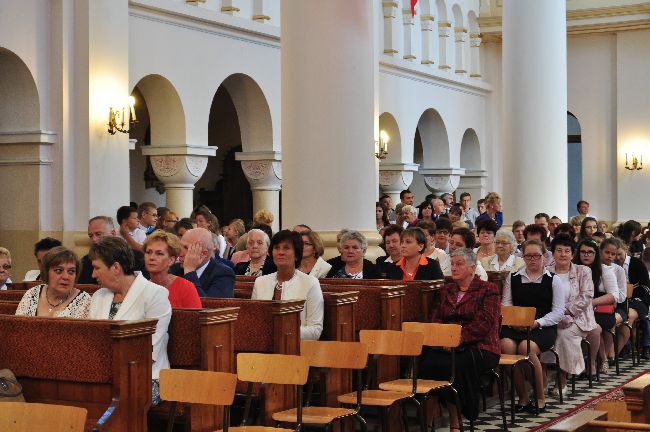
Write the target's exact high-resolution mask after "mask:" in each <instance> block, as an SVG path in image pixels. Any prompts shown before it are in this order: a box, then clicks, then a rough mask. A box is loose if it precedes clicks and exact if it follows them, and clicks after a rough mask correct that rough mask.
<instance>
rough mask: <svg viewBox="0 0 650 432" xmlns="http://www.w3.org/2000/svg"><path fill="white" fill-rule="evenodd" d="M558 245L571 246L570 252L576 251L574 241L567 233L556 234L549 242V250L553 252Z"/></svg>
mask: <svg viewBox="0 0 650 432" xmlns="http://www.w3.org/2000/svg"><path fill="white" fill-rule="evenodd" d="M558 246H567V247H570V248H571V253H572V254H573V253H575V251H576V242H575V240H573V236H571V235H569V234H564V233H562V234H560V235H556V236H555V237H554V238H553V241H552V242H551V252H555V248H556V247H558Z"/></svg>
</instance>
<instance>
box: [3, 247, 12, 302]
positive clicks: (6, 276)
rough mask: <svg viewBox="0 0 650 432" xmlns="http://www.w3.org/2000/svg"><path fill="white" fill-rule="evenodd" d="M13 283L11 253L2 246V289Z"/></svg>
mask: <svg viewBox="0 0 650 432" xmlns="http://www.w3.org/2000/svg"><path fill="white" fill-rule="evenodd" d="M8 284H9V285H10V284H11V253H10V252H9V249H6V248H3V247H0V291H5V290H6V289H7V288H8V287H7V285H8Z"/></svg>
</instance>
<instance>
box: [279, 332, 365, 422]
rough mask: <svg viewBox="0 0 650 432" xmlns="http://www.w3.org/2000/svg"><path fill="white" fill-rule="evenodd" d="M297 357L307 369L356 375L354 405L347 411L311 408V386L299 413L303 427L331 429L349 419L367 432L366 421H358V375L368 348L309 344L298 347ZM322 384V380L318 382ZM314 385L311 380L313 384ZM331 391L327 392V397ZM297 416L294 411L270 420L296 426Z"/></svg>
mask: <svg viewBox="0 0 650 432" xmlns="http://www.w3.org/2000/svg"><path fill="white" fill-rule="evenodd" d="M300 355H301V356H302V357H305V358H306V359H307V360H308V361H309V365H310V366H311V367H315V368H326V369H354V370H356V371H357V392H356V405H355V407H354V408H353V409H350V408H330V407H320V406H310V399H311V388H312V387H311V385H310V386H309V391H308V393H307V401H306V404H305V407H304V408H303V409H302V423H303V424H306V425H318V426H326V427H331V424H332V423H333V422H334V421H340V420H343V419H345V418H348V417H355V418H356V419H357V421H358V422H359V425H360V426H361V430H362V431H363V432H365V431H366V429H367V425H366V420H365V419H364V418H363V417H361V415H360V414H359V411H360V410H361V400H362V390H363V389H362V387H363V379H362V375H361V372H362V370H363V369H365V368H366V364H367V363H368V347H367V345H366V344H364V343H361V342H337V341H308V340H304V341H302V342H301V344H300ZM320 381H321V383H322V382H323V381H324V380H322V379H321V380H320ZM312 382H313V380H312ZM331 390H332V389H327V393H330V392H331ZM297 416H298V412H297V409H296V408H293V409H290V410H285V411H281V412H277V413H275V414H273V416H272V417H273V420H275V421H276V422H278V424H279V423H297V422H298V419H297Z"/></svg>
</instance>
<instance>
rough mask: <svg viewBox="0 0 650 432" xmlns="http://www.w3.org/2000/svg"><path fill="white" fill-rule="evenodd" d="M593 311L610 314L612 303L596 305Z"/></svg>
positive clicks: (612, 308) (612, 307) (612, 309)
mask: <svg viewBox="0 0 650 432" xmlns="http://www.w3.org/2000/svg"><path fill="white" fill-rule="evenodd" d="M594 313H602V314H608V315H611V314H613V313H614V305H613V304H608V305H598V306H595V307H594Z"/></svg>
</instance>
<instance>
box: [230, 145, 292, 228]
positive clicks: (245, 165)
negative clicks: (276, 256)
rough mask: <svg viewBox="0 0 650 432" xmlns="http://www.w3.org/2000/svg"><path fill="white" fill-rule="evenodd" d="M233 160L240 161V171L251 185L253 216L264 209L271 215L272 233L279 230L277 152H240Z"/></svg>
mask: <svg viewBox="0 0 650 432" xmlns="http://www.w3.org/2000/svg"><path fill="white" fill-rule="evenodd" d="M235 159H237V160H238V161H241V166H242V171H244V175H245V176H246V179H247V180H248V183H249V184H250V185H251V192H252V193H253V214H255V213H256V212H257V211H259V210H262V209H266V210H268V211H270V212H271V213H273V216H275V218H274V219H273V226H272V227H271V228H272V229H273V232H277V231H279V229H280V190H281V189H282V164H281V158H280V154H279V153H278V152H240V153H237V154H235Z"/></svg>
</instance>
